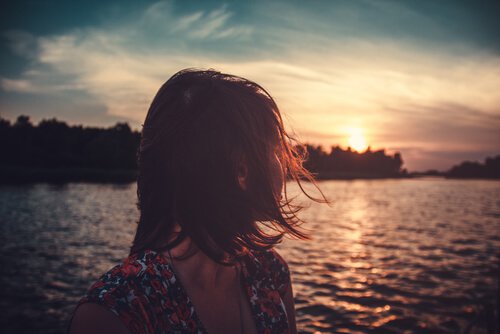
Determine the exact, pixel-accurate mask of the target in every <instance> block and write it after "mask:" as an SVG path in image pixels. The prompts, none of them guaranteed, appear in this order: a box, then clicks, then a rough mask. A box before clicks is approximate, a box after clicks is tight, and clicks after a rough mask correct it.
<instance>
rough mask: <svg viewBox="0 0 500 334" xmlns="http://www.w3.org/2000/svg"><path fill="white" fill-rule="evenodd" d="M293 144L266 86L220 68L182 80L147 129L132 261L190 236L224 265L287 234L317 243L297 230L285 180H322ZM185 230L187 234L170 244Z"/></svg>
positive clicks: (153, 110) (157, 101)
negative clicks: (177, 227) (267, 229)
mask: <svg viewBox="0 0 500 334" xmlns="http://www.w3.org/2000/svg"><path fill="white" fill-rule="evenodd" d="M292 140H293V139H292V138H291V137H290V136H289V135H288V134H287V133H286V132H285V129H284V125H283V121H282V118H281V115H280V111H279V109H278V107H277V105H276V103H275V102H274V100H273V99H272V97H271V96H270V95H269V94H268V93H267V92H266V91H265V90H264V88H262V87H261V86H260V85H258V84H256V83H254V82H252V81H249V80H247V79H244V78H241V77H238V76H234V75H229V74H223V73H220V72H217V71H214V70H194V69H185V70H182V71H180V72H178V73H176V74H175V75H173V76H172V77H171V78H170V79H169V80H168V81H167V82H166V83H165V84H164V85H163V86H162V87H161V88H160V90H159V91H158V93H157V94H156V96H155V98H154V100H153V102H152V104H151V106H150V108H149V111H148V114H147V116H146V120H145V122H144V125H143V131H142V139H141V145H140V148H139V152H138V153H139V159H138V168H139V178H138V189H137V194H138V207H139V210H140V220H139V223H138V227H137V232H136V236H135V239H134V243H133V246H132V249H131V253H134V252H137V251H140V250H142V249H145V248H154V249H167V248H172V247H174V246H175V245H177V244H179V243H180V242H181V241H182V240H183V239H184V238H185V237H186V236H188V237H190V238H191V240H192V241H193V242H194V243H195V244H196V246H197V247H198V248H199V249H201V250H202V251H203V252H204V253H206V254H207V255H208V256H210V257H211V258H212V259H214V260H215V261H217V262H223V258H224V253H225V254H230V255H232V256H237V255H240V254H242V253H243V252H244V251H246V250H247V249H253V250H264V249H267V248H270V247H272V246H273V245H275V244H277V243H279V242H280V241H281V239H282V237H283V235H284V234H285V233H288V234H291V235H294V236H296V237H298V238H301V239H308V238H309V237H308V236H307V235H306V234H304V233H303V232H301V231H299V230H298V229H297V226H296V225H297V224H298V223H299V222H300V219H298V218H297V217H296V215H295V213H296V212H298V210H300V207H296V206H292V205H291V203H290V201H289V200H288V198H287V196H286V183H285V182H284V180H285V177H286V176H288V177H291V178H293V179H295V180H296V181H298V182H299V184H300V179H301V178H306V179H309V180H310V181H313V182H314V179H313V178H312V176H311V175H310V174H309V173H308V172H307V171H306V170H305V169H304V168H303V167H302V161H303V159H304V158H305V156H304V154H305V151H304V150H298V149H297V148H298V147H296V146H294V145H292ZM283 187H284V188H285V189H284V190H285V197H284V198H285V199H284V200H283V197H282V195H281V194H282V188H283ZM301 188H302V187H301ZM308 197H310V196H308ZM310 198H311V197H310ZM323 198H324V196H323ZM259 222H263V223H264V222H267V223H270V224H271V225H267V226H270V227H272V228H273V230H275V231H276V232H277V234H268V233H266V232H265V231H263V230H262V229H261V227H260V226H259V224H258V223H259ZM176 223H178V224H179V225H180V226H181V230H182V232H181V234H179V235H178V237H177V239H176V240H175V241H174V242H172V243H170V244H167V238H168V236H169V235H170V234H171V233H172V232H173V228H174V226H175V224H176Z"/></svg>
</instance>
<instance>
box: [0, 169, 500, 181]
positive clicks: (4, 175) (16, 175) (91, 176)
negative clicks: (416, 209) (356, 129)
mask: <svg viewBox="0 0 500 334" xmlns="http://www.w3.org/2000/svg"><path fill="white" fill-rule="evenodd" d="M421 177H435V178H444V179H480V180H498V179H491V178H481V177H467V178H461V177H448V176H446V175H436V174H424V173H408V174H402V175H376V174H373V173H372V174H367V173H356V172H337V173H331V174H330V175H315V179H316V180H318V181H327V180H381V179H412V178H421ZM136 181H137V170H133V169H103V168H83V167H69V168H32V167H25V166H0V185H17V184H33V183H53V184H58V183H70V182H83V183H114V184H123V183H132V182H136Z"/></svg>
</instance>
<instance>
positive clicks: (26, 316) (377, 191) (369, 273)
mask: <svg viewBox="0 0 500 334" xmlns="http://www.w3.org/2000/svg"><path fill="white" fill-rule="evenodd" d="M319 185H320V187H321V189H322V190H323V192H324V193H325V195H326V196H327V197H328V198H329V199H330V200H332V204H331V205H330V206H328V205H326V204H318V203H311V202H309V203H310V206H309V207H308V208H307V209H305V210H304V211H302V212H301V213H300V214H299V216H300V217H301V218H302V219H303V220H305V221H307V223H306V224H304V225H303V227H304V228H307V229H308V230H309V231H310V234H311V236H312V237H313V240H312V241H300V240H292V239H284V241H283V243H281V244H279V245H278V246H277V249H278V251H279V252H280V254H281V255H282V256H283V257H284V258H285V259H286V260H287V261H288V264H289V267H290V269H291V273H292V282H293V287H294V294H295V303H296V310H297V321H298V328H299V331H300V332H302V333H315V332H317V333H372V332H375V333H377V332H379V333H403V332H404V333H488V326H490V327H491V326H495V321H498V313H497V312H498V310H497V309H496V302H497V300H496V298H497V296H498V284H499V283H498V276H499V275H498V274H499V259H500V182H499V181H482V180H445V179H440V178H425V179H404V180H400V179H398V180H354V181H321V182H319ZM287 187H288V188H289V190H290V191H291V193H292V194H298V187H297V186H296V185H295V184H292V183H288V184H287ZM307 189H312V188H311V187H310V185H307ZM135 191H136V186H135V184H129V185H109V184H85V183H74V184H67V185H60V186H57V185H48V184H35V185H25V186H2V187H0V203H1V206H0V231H1V233H0V247H1V255H0V258H1V261H2V262H1V265H2V275H1V276H0V277H1V278H0V279H1V285H0V286H1V288H0V289H1V290H0V291H1V298H0V314H1V315H0V319H1V320H0V321H1V323H0V325H1V326H2V333H63V332H64V329H65V326H66V322H67V320H68V317H69V315H70V314H71V312H72V310H73V308H74V305H75V303H76V302H77V301H78V300H79V299H80V297H81V296H82V295H83V294H84V292H85V290H86V289H87V288H88V287H89V285H90V284H91V283H92V282H93V281H94V280H95V279H97V278H98V277H99V276H100V275H101V274H102V273H104V272H105V271H107V270H108V269H110V268H111V267H113V266H114V265H116V264H118V263H119V262H120V261H121V260H122V259H123V258H124V257H126V256H127V254H128V249H129V246H130V243H131V240H132V238H133V234H134V232H135V227H136V223H135V222H136V221H137V218H138V212H137V209H136V194H135ZM311 193H312V194H313V195H318V194H317V193H315V192H314V191H312V192H311ZM306 199H307V198H306V197H305V196H303V195H301V196H299V197H298V201H299V202H305V201H306Z"/></svg>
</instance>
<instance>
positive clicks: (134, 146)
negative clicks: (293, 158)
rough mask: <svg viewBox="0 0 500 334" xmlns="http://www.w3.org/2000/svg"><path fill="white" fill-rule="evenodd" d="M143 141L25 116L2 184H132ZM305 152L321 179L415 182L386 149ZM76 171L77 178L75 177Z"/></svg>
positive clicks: (467, 173)
mask: <svg viewBox="0 0 500 334" xmlns="http://www.w3.org/2000/svg"><path fill="white" fill-rule="evenodd" d="M140 139H141V133H140V132H139V131H135V130H132V129H131V128H130V126H129V125H128V124H127V123H125V122H123V123H116V124H115V125H114V126H112V127H109V128H98V127H84V126H82V125H73V126H70V125H68V124H67V123H65V122H63V121H59V120H57V119H55V118H52V119H43V120H41V121H40V122H39V123H38V124H37V125H34V124H32V123H31V121H30V118H29V116H25V115H21V116H19V117H17V119H16V121H15V122H14V123H13V124H11V123H10V122H9V121H8V120H6V119H3V118H1V117H0V152H1V156H2V160H1V162H0V167H1V168H2V175H3V176H2V177H1V178H2V179H3V181H6V180H5V178H8V177H11V178H17V179H19V180H23V179H26V180H39V179H42V180H45V179H49V180H56V181H57V180H58V179H61V178H63V179H64V178H66V179H71V180H74V179H76V180H85V179H89V180H93V179H95V180H102V181H106V180H108V179H109V180H123V181H132V180H133V179H135V176H136V173H135V171H136V169H137V150H138V147H139V144H140ZM301 149H306V150H307V157H308V158H307V160H306V161H305V162H304V167H305V168H306V169H307V170H309V171H310V172H311V173H313V174H314V175H315V177H316V178H318V179H346V178H347V179H349V178H381V177H409V174H408V172H407V170H406V169H403V168H402V166H403V159H402V156H401V154H400V153H399V152H397V153H395V154H394V155H392V156H391V155H387V154H386V152H385V150H384V149H381V150H377V151H372V150H371V149H370V148H368V149H367V150H366V151H365V152H363V153H359V152H355V151H352V150H351V148H350V147H349V148H348V149H346V150H344V149H342V148H340V147H339V146H338V145H337V146H332V147H331V151H330V152H329V153H328V152H326V151H325V150H324V149H323V147H322V146H321V145H319V146H314V145H310V144H305V145H304V146H303V147H301ZM499 164H500V155H499V156H498V157H496V158H487V159H486V162H485V165H484V166H483V165H481V164H478V163H470V162H464V163H462V164H461V165H458V166H454V167H453V168H452V169H450V171H448V173H449V174H450V175H451V176H452V177H474V176H476V177H477V176H478V175H481V177H491V175H493V174H495V173H494V172H495V171H496V174H497V176H496V177H499V176H498V171H500V168H497V167H498V165H499ZM495 168H496V169H495ZM72 170H73V171H76V172H72V173H73V174H72V173H70V172H69V171H72ZM96 170H99V171H101V172H100V174H99V173H98V174H96V172H95V171H96ZM492 170H493V172H492ZM48 171H52V174H51V176H50V175H49V176H50V177H47V175H48V174H47V173H49V172H48ZM119 171H120V172H121V174H119V173H118V172H119ZM68 173H69V174H68ZM74 173H77V174H79V175H76V176H75V175H74ZM85 173H86V175H83V174H85ZM117 173H118V174H117ZM49 174H50V173H49ZM443 175H444V176H447V175H445V174H443ZM0 181H1V180H0Z"/></svg>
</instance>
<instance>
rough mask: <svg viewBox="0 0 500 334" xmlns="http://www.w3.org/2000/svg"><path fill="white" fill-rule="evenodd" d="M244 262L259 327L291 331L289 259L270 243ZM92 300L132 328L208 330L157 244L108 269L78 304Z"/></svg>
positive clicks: (137, 333) (266, 332)
mask: <svg viewBox="0 0 500 334" xmlns="http://www.w3.org/2000/svg"><path fill="white" fill-rule="evenodd" d="M241 263H242V266H241V267H242V273H241V274H242V281H243V285H244V291H246V296H247V297H248V300H249V301H250V305H251V309H252V315H253V319H254V321H255V324H256V326H257V331H258V333H259V334H270V333H273V334H274V333H289V327H288V320H287V315H286V309H285V305H284V302H283V296H284V293H285V290H286V288H287V287H288V284H290V282H291V281H290V272H289V268H288V265H287V263H286V261H285V260H284V259H283V258H282V257H281V256H280V255H279V253H278V252H277V251H276V250H275V249H270V250H267V251H264V252H248V253H247V254H246V255H245V257H243V258H242V261H241ZM86 302H92V303H97V304H100V305H103V306H104V307H106V308H107V309H109V310H111V311H112V312H113V313H115V314H116V315H118V317H119V318H120V319H121V320H122V322H123V323H124V324H125V326H126V327H127V328H128V329H129V330H130V332H131V333H132V334H143V333H144V334H146V333H147V334H153V333H200V334H207V333H208V332H207V330H206V329H205V328H204V327H203V324H202V323H201V321H200V319H199V317H198V315H197V314H196V313H195V309H194V306H193V303H192V302H191V300H190V298H189V296H188V295H187V293H186V291H185V290H184V287H183V285H182V283H181V282H180V281H179V280H178V279H177V278H176V276H175V274H174V271H173V270H172V267H171V265H170V264H169V262H168V261H167V258H166V257H165V256H164V255H163V254H162V253H160V252H156V251H154V250H151V249H148V250H145V251H142V252H140V253H137V254H133V255H130V256H128V257H127V258H125V259H124V260H123V262H122V263H121V264H119V265H117V266H115V267H113V268H111V269H110V270H109V271H108V272H106V273H105V274H103V275H102V276H101V277H100V278H99V279H98V280H97V281H96V282H95V283H94V284H93V285H92V286H91V287H90V288H89V289H88V291H87V293H86V294H85V296H84V297H83V298H82V299H81V300H80V301H79V302H78V304H77V306H76V308H77V307H78V306H79V305H81V304H83V303H86ZM76 308H75V310H76Z"/></svg>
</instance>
